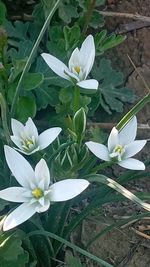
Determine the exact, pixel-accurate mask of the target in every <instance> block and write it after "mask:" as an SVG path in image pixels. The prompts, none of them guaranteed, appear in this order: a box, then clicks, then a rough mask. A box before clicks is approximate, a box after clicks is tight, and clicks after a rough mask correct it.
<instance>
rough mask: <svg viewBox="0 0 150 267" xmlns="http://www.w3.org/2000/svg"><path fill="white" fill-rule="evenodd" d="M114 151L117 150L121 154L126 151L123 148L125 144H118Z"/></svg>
mask: <svg viewBox="0 0 150 267" xmlns="http://www.w3.org/2000/svg"><path fill="white" fill-rule="evenodd" d="M114 152H117V153H119V154H121V153H122V152H124V148H123V146H121V145H117V146H116V147H115V149H114Z"/></svg>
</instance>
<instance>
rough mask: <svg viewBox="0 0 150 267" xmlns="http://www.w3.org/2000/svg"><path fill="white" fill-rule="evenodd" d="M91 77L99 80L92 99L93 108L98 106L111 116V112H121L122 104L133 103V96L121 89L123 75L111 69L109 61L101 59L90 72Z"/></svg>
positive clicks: (128, 91)
mask: <svg viewBox="0 0 150 267" xmlns="http://www.w3.org/2000/svg"><path fill="white" fill-rule="evenodd" d="M92 74H93V77H94V78H95V79H97V80H99V82H100V85H99V91H98V92H97V94H96V96H95V98H94V100H93V101H94V102H95V103H94V106H95V107H94V108H95V109H97V107H98V105H99V104H101V106H102V107H103V108H104V109H105V111H106V112H108V113H109V114H112V111H113V110H114V111H116V112H123V103H125V102H128V103H133V102H134V100H135V95H134V94H133V92H132V91H131V90H129V89H128V88H126V87H122V84H123V82H124V80H123V74H122V73H121V72H117V71H115V70H113V69H112V67H111V62H110V60H107V59H104V58H103V59H102V60H101V61H100V64H99V65H98V66H96V67H95V68H94V69H93V71H92Z"/></svg>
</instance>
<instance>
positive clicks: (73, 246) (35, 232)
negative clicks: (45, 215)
mask: <svg viewBox="0 0 150 267" xmlns="http://www.w3.org/2000/svg"><path fill="white" fill-rule="evenodd" d="M34 235H45V236H48V237H50V238H53V239H55V240H57V241H59V242H61V243H63V244H64V245H66V246H68V247H70V248H72V249H73V250H75V251H77V252H79V253H81V254H82V255H84V256H86V257H88V258H90V259H91V260H94V261H95V262H97V263H98V264H99V265H100V266H104V267H114V266H113V265H111V264H109V263H107V262H106V261H104V260H102V259H100V258H98V257H97V256H95V255H93V254H91V253H89V252H87V251H86V250H84V249H82V248H80V247H78V246H76V245H74V244H72V243H71V242H69V241H67V240H66V239H64V238H62V237H60V236H58V235H55V234H53V233H51V232H47V231H33V232H31V233H29V234H27V236H26V237H30V236H34Z"/></svg>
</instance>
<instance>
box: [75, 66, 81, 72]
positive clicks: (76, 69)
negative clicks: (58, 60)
mask: <svg viewBox="0 0 150 267" xmlns="http://www.w3.org/2000/svg"><path fill="white" fill-rule="evenodd" d="M74 70H75V71H76V72H77V73H78V74H79V73H80V70H81V68H80V67H79V66H76V67H74Z"/></svg>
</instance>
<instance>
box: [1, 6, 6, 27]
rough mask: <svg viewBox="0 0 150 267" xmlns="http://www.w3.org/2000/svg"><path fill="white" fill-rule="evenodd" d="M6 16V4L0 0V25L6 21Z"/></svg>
mask: <svg viewBox="0 0 150 267" xmlns="http://www.w3.org/2000/svg"><path fill="white" fill-rule="evenodd" d="M5 17H6V6H5V5H4V3H3V2H2V1H0V25H2V24H3V23H4V21H5Z"/></svg>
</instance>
